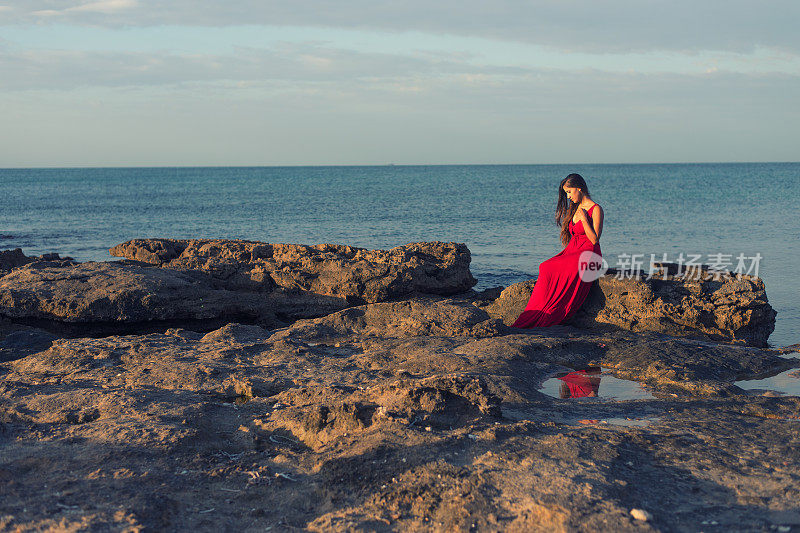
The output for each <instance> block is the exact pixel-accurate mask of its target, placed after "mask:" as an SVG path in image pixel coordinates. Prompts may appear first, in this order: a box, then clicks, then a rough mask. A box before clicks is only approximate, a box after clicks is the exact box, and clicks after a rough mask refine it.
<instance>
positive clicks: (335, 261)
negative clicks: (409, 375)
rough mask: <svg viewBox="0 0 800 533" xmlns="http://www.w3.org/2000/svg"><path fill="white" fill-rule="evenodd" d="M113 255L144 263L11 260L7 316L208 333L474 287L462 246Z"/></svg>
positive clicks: (159, 247)
mask: <svg viewBox="0 0 800 533" xmlns="http://www.w3.org/2000/svg"><path fill="white" fill-rule="evenodd" d="M112 251H113V252H114V253H125V254H126V255H127V256H129V257H131V258H133V259H135V261H121V262H89V263H75V262H72V261H66V260H58V261H55V260H51V261H44V260H41V258H38V260H37V259H35V258H27V257H25V256H24V255H22V253H21V252H19V253H16V252H15V253H13V254H11V255H10V256H9V258H8V260H7V262H8V263H9V264H14V265H15V266H17V268H14V269H13V271H11V272H10V273H8V274H6V275H5V276H3V277H1V278H0V316H5V317H7V318H10V319H15V320H21V321H36V320H46V321H49V322H50V323H51V324H50V325H51V326H52V323H53V322H56V323H61V324H84V325H85V324H94V325H96V326H97V327H101V329H103V328H105V330H108V326H113V325H118V326H119V325H131V326H132V325H139V326H143V325H145V324H147V323H164V322H171V323H173V325H182V326H184V327H189V326H191V327H193V328H195V329H200V330H210V329H213V328H214V327H219V326H221V325H223V324H225V323H227V322H242V321H244V322H253V323H259V324H261V325H264V326H266V327H275V326H279V325H282V322H281V321H289V322H290V321H292V320H295V319H297V318H308V317H318V316H324V315H327V314H329V313H332V312H334V311H338V310H340V309H344V308H346V307H350V306H352V305H358V304H359V303H363V302H365V301H370V302H374V301H382V300H386V299H390V298H397V297H400V296H404V295H410V294H414V293H423V294H425V293H428V294H451V293H455V292H463V291H465V290H468V289H469V288H470V287H471V286H472V285H474V283H475V280H474V278H472V275H471V274H470V271H469V262H470V253H469V250H468V249H467V248H466V246H464V245H463V244H456V243H438V242H433V243H413V244H409V245H406V246H401V247H397V248H393V249H392V250H363V249H359V248H352V247H349V246H338V245H320V246H301V245H270V244H263V243H253V242H244V241H168V240H152V241H130V242H129V243H125V244H123V245H120V246H117V247H115V248H114V249H113V250H112ZM142 259H145V260H147V261H146V262H142V261H141V260H142ZM162 330H163V328H162ZM108 331H109V332H114V331H115V330H113V329H111V330H108ZM121 331H122V330H116V332H121ZM131 331H133V330H131ZM78 333H80V332H78ZM84 333H86V334H89V333H93V332H91V331H85V332H84Z"/></svg>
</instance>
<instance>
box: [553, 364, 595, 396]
mask: <svg viewBox="0 0 800 533" xmlns="http://www.w3.org/2000/svg"><path fill="white" fill-rule="evenodd" d="M558 379H560V380H561V381H562V383H561V389H560V390H559V392H558V395H559V397H561V398H586V397H595V396H597V393H598V391H599V390H600V367H597V366H593V367H589V368H585V369H583V370H576V371H575V372H570V373H569V374H567V375H566V376H563V377H560V378H558Z"/></svg>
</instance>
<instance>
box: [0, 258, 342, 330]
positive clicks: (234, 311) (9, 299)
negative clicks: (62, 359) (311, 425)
mask: <svg viewBox="0 0 800 533" xmlns="http://www.w3.org/2000/svg"><path fill="white" fill-rule="evenodd" d="M345 306H347V302H346V301H345V300H344V299H343V298H335V297H330V296H325V295H315V294H311V293H307V292H302V291H295V292H290V291H285V290H277V291H272V292H270V293H268V294H264V293H257V292H245V291H242V292H236V291H231V290H228V289H225V288H218V287H215V286H214V280H213V279H212V278H211V277H209V276H208V275H206V274H204V273H202V272H178V271H175V270H168V269H161V268H156V267H151V266H142V265H140V264H129V263H124V262H89V263H64V264H53V263H51V262H46V261H43V262H34V263H30V264H28V265H25V266H22V267H18V268H16V269H14V270H13V271H12V272H11V273H10V274H7V275H6V276H3V277H2V278H0V315H2V316H5V317H7V318H9V319H12V320H22V321H36V320H46V321H55V322H61V323H67V324H69V323H72V324H87V323H94V324H140V323H145V322H153V321H179V322H185V321H207V322H208V323H209V326H212V327H213V326H214V325H215V322H214V321H219V320H222V321H223V323H224V322H227V321H235V320H246V321H255V322H261V323H265V324H268V325H271V324H272V323H273V322H275V319H276V316H286V317H290V318H299V317H313V316H321V315H324V314H327V313H330V312H333V311H336V310H339V309H342V308H343V307H345Z"/></svg>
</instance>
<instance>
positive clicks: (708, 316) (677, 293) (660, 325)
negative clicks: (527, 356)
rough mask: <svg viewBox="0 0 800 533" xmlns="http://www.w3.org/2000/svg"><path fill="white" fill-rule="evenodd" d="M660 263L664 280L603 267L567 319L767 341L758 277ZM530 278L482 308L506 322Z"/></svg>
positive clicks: (768, 315)
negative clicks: (692, 272)
mask: <svg viewBox="0 0 800 533" xmlns="http://www.w3.org/2000/svg"><path fill="white" fill-rule="evenodd" d="M664 267H665V271H666V272H667V275H666V276H664V278H666V279H660V278H656V277H653V278H651V279H645V278H646V276H643V275H640V276H639V278H638V279H637V278H635V277H630V278H624V279H617V272H616V271H613V270H611V271H609V272H608V273H607V274H606V275H604V276H602V277H601V278H600V279H599V280H597V282H595V284H594V285H593V286H592V289H591V291H590V293H589V296H588V297H587V298H586V301H585V302H584V304H583V306H582V307H581V309H580V310H579V311H578V312H577V313H576V314H575V316H573V317H572V319H571V321H570V323H571V324H572V325H575V326H579V327H584V328H596V327H597V326H598V325H612V326H617V327H621V328H624V329H627V330H630V331H655V332H659V333H666V334H669V335H677V336H685V337H691V338H698V339H709V340H722V341H732V342H740V343H746V344H748V345H751V346H762V347H763V346H767V338H768V337H769V335H770V333H772V331H773V330H774V329H775V315H776V312H775V310H774V309H772V307H771V306H770V305H769V302H768V301H767V295H766V290H765V287H764V282H763V281H762V280H761V279H760V278H756V277H753V276H741V277H733V278H730V279H713V277H712V276H711V275H710V274H709V273H708V272H707V271H702V273H701V274H700V276H699V278H700V279H693V277H692V276H686V277H681V278H678V277H676V276H675V275H674V274H675V273H676V269H677V265H672V266H670V265H669V264H666V263H665V264H664ZM534 283H535V282H534V281H525V282H522V283H517V284H515V285H512V286H510V287H508V288H506V289H505V290H504V291H503V292H502V293H501V295H500V297H499V298H498V299H497V300H496V301H495V302H493V303H492V304H490V305H488V306H486V307H485V309H486V311H487V312H489V314H490V315H492V316H494V317H497V318H500V319H502V320H503V322H504V323H505V324H507V325H511V324H512V323H513V321H514V320H516V318H517V317H518V316H519V314H520V313H521V312H522V310H523V309H524V308H525V305H526V304H527V302H528V299H529V298H530V295H531V292H532V290H533V286H534Z"/></svg>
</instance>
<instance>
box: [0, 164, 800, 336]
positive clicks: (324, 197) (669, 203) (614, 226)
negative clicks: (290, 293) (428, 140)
mask: <svg viewBox="0 0 800 533" xmlns="http://www.w3.org/2000/svg"><path fill="white" fill-rule="evenodd" d="M570 172H579V173H580V174H581V175H583V177H584V178H586V181H587V183H588V185H589V189H590V192H591V194H592V198H593V199H594V200H595V201H596V202H598V203H599V204H600V205H602V206H603V209H604V210H605V216H606V219H605V220H606V222H605V227H604V231H603V237H602V239H601V246H602V249H603V254H604V256H605V258H606V259H607V260H608V262H609V263H610V265H611V266H612V267H613V266H617V265H618V264H619V261H620V258H621V257H622V258H624V257H625V255H624V254H644V258H645V266H646V265H647V261H649V258H650V254H656V257H657V259H661V258H662V256H663V254H667V259H668V260H675V259H677V257H678V254H680V253H684V254H685V255H688V254H700V255H701V256H702V261H703V262H708V256H709V255H711V254H725V255H731V256H732V258H731V261H732V262H733V263H735V262H736V259H735V258H736V256H738V255H739V254H744V255H745V256H746V257H754V256H756V254H760V255H761V257H762V259H761V260H760V261H759V262H758V268H759V272H758V273H759V275H760V276H761V277H762V278H763V279H764V281H765V283H766V286H767V295H768V297H769V299H770V303H771V304H772V305H773V307H775V308H776V309H777V311H778V318H777V327H776V330H775V332H774V333H773V334H772V337H770V342H771V343H772V344H774V345H776V346H783V345H786V344H791V343H795V342H800V303H799V302H798V294H800V281H799V280H798V272H797V269H796V264H797V263H796V260H797V259H798V255H799V254H798V252H800V238H798V237H800V217H798V214H797V210H798V209H799V208H800V163H752V164H664V165H657V164H653V165H489V166H473V165H471V166H381V167H245V168H228V167H226V168H103V169H6V170H2V169H0V249H6V248H16V247H20V248H22V249H23V251H24V252H25V253H26V254H28V255H39V254H41V253H45V252H59V253H60V254H61V255H68V256H72V257H74V258H75V259H78V260H109V259H111V257H110V256H109V254H108V248H110V247H111V246H113V245H115V244H118V243H120V242H123V241H126V240H128V239H132V238H136V237H176V238H210V237H219V238H235V239H250V240H259V241H266V242H287V243H306V244H315V243H323V242H334V243H345V244H351V245H355V246H363V247H379V248H388V247H393V246H397V245H401V244H406V243H408V242H412V241H423V240H441V241H458V242H464V243H466V244H467V245H468V246H469V248H470V250H471V251H472V254H473V264H472V270H473V273H474V274H475V276H476V277H477V278H478V280H479V285H478V287H477V288H479V289H480V288H488V287H493V286H497V285H508V284H510V283H514V282H517V281H521V280H523V279H526V278H530V277H533V276H534V275H535V274H536V272H537V268H538V264H539V263H540V262H541V261H543V260H544V259H547V258H548V257H551V256H553V255H555V254H556V253H557V252H558V251H559V250H560V243H559V239H558V229H557V228H556V226H555V225H554V223H553V215H554V209H555V200H556V189H557V186H558V183H559V181H560V180H561V179H562V178H563V177H564V176H566V175H567V174H569V173H570ZM723 260H724V258H723ZM748 263H750V261H748ZM733 266H735V265H733Z"/></svg>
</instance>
